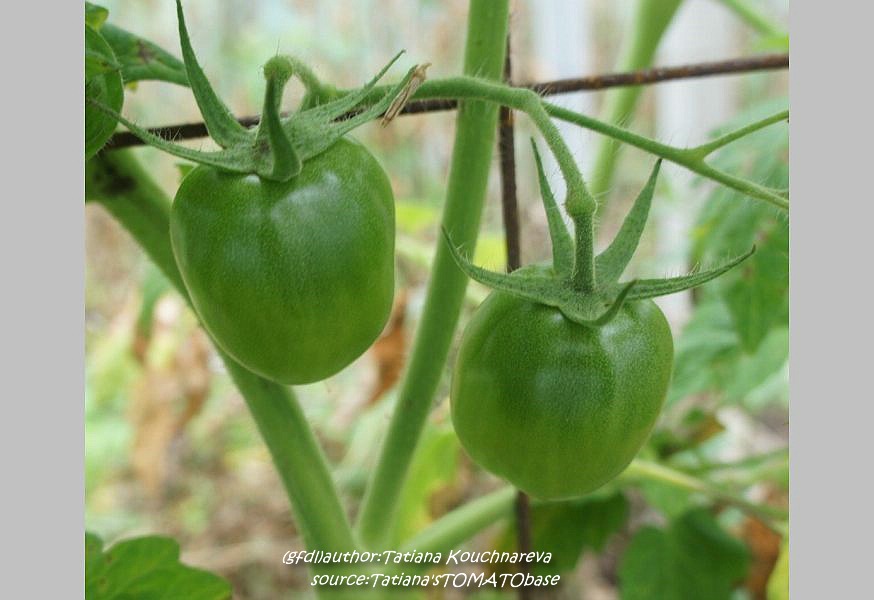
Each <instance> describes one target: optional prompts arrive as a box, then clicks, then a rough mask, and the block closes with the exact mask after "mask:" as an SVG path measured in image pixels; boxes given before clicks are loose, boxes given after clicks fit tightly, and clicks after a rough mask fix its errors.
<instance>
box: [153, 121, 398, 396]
mask: <svg viewBox="0 0 874 600" xmlns="http://www.w3.org/2000/svg"><path fill="white" fill-rule="evenodd" d="M170 238H171V240H172V243H173V252H174V254H175V256H176V261H177V263H178V265H179V270H180V272H181V273H182V278H183V280H184V281H185V286H186V287H187V288H188V292H189V294H190V295H191V301H192V303H193V304H194V308H195V309H196V310H197V313H198V315H199V316H200V318H201V320H202V321H203V325H204V327H206V328H207V330H209V332H210V333H211V334H212V335H213V337H214V338H215V340H216V342H217V343H218V344H219V345H220V346H221V347H222V348H223V349H224V350H225V351H227V352H228V354H230V355H231V356H233V357H234V358H236V359H237V360H238V361H240V362H241V363H242V364H243V365H245V366H247V367H249V368H250V369H251V370H253V371H255V372H256V373H259V374H261V375H263V376H265V377H268V378H270V379H274V380H276V381H281V382H284V383H295V384H300V383H310V382H313V381H320V380H322V379H325V378H326V377H328V376H330V375H333V374H335V373H336V372H338V371H339V370H341V369H342V368H343V367H345V366H346V365H348V364H349V363H350V362H352V361H353V360H354V359H356V358H358V356H360V355H361V354H362V353H363V352H364V351H365V350H366V349H367V348H368V347H369V346H370V345H371V344H372V343H373V341H374V340H375V339H376V337H377V336H378V335H379V333H380V332H381V331H382V328H383V326H384V325H385V322H386V320H387V319H388V316H389V313H390V311H391V306H392V297H393V294H394V201H393V198H392V192H391V186H390V184H389V181H388V178H387V177H386V175H385V173H384V172H383V171H382V168H381V167H380V166H379V164H378V163H377V161H376V159H375V158H374V157H373V155H371V154H370V153H369V152H368V151H367V150H366V149H365V148H364V147H363V146H361V145H360V144H359V143H357V142H354V141H352V140H349V139H347V138H343V139H341V140H339V141H337V142H336V143H335V144H334V145H333V146H331V147H330V148H329V149H328V150H326V151H324V152H322V153H321V154H319V155H318V156H316V157H315V158H314V159H312V160H310V161H307V162H306V164H305V165H304V167H303V169H302V170H301V172H300V173H299V174H298V175H297V176H296V177H294V178H293V179H290V180H289V181H287V182H272V181H265V180H262V179H260V178H258V177H257V176H247V175H236V174H226V173H222V172H221V171H218V170H216V169H215V168H212V167H207V166H201V167H197V168H196V169H194V170H193V171H192V172H191V173H189V174H188V175H187V176H186V177H185V179H184V181H183V182H182V185H181V186H180V187H179V191H178V193H177V194H176V200H175V202H174V203H173V211H172V213H171V217H170Z"/></svg>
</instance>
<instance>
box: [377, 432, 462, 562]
mask: <svg viewBox="0 0 874 600" xmlns="http://www.w3.org/2000/svg"><path fill="white" fill-rule="evenodd" d="M459 450H460V446H459V444H458V438H457V437H456V436H455V431H454V430H453V429H452V427H451V426H449V425H448V424H447V425H444V426H431V427H428V428H427V429H426V430H425V432H424V433H423V435H422V439H421V440H420V442H419V445H418V447H417V448H416V453H415V455H414V456H413V462H412V464H411V465H410V470H409V474H408V476H407V480H406V483H405V484H404V489H403V492H402V493H401V499H400V503H399V504H398V513H397V518H396V521H395V529H394V535H393V538H394V542H395V545H399V544H400V543H401V542H403V541H405V540H407V539H409V538H410V537H411V536H412V535H413V534H415V533H416V532H418V531H421V530H422V529H424V528H425V527H426V526H427V525H429V524H430V523H431V521H433V515H432V514H431V511H430V506H431V498H432V497H433V495H434V493H435V492H437V491H439V490H440V489H441V488H443V487H444V486H446V485H448V484H450V483H451V482H452V481H453V480H454V479H455V475H456V473H457V471H458V454H459Z"/></svg>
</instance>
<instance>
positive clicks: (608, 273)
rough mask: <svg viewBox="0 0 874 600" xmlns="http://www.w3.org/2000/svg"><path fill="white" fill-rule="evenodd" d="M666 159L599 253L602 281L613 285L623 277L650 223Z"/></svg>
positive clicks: (597, 260)
mask: <svg viewBox="0 0 874 600" xmlns="http://www.w3.org/2000/svg"><path fill="white" fill-rule="evenodd" d="M661 164H662V161H661V159H659V160H658V161H656V164H655V166H654V167H653V169H652V173H651V174H650V176H649V180H648V181H647V182H646V185H645V186H644V187H643V189H642V190H641V191H640V194H638V195H637V199H636V200H635V201H634V205H633V206H632V207H631V210H630V211H629V212H628V215H627V216H626V217H625V220H624V221H623V222H622V227H621V228H620V229H619V233H618V234H616V237H615V238H614V239H613V241H612V242H611V243H610V245H609V246H608V247H607V249H606V250H604V251H603V252H602V253H601V254H599V255H598V256H597V257H595V273H596V277H597V281H598V283H599V284H600V285H609V284H613V283H616V282H617V281H619V278H620V277H621V276H622V273H623V272H624V271H625V268H626V267H627V266H628V263H629V262H630V261H631V257H632V256H634V252H635V250H637V245H638V244H639V243H640V236H641V235H642V234H643V229H644V227H646V220H647V218H648V217H649V208H650V206H651V205H652V196H653V192H655V186H656V180H657V179H658V175H659V168H660V167H661Z"/></svg>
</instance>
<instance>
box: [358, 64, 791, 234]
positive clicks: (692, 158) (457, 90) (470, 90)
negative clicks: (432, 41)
mask: <svg viewBox="0 0 874 600" xmlns="http://www.w3.org/2000/svg"><path fill="white" fill-rule="evenodd" d="M501 87H506V86H502V85H501V84H495V83H491V82H483V81H479V80H476V79H471V78H449V79H431V80H428V81H426V82H425V83H423V84H422V85H421V86H420V87H419V89H418V90H416V93H415V94H413V97H412V98H411V100H431V99H438V98H442V99H457V98H482V99H486V100H489V101H491V102H497V103H501V104H503V103H507V106H510V107H511V108H516V106H515V105H511V104H509V103H508V96H506V95H503V94H502V93H501V92H499V91H498V89H497V88H501ZM374 89H375V92H374V93H380V92H382V93H384V91H385V90H384V89H383V88H382V87H378V88H374ZM511 89H519V88H511ZM542 104H543V108H544V110H546V113H547V114H548V115H549V116H551V117H554V118H556V119H559V120H560V121H566V122H568V123H573V124H575V125H578V126H580V127H583V128H584V129H589V130H591V131H595V132H597V133H600V134H601V135H604V136H607V137H609V138H612V139H614V140H617V141H619V142H623V143H626V144H628V145H630V146H634V147H635V148H639V149H641V150H644V151H645V152H649V153H650V154H653V155H655V156H658V157H661V158H663V159H665V160H668V161H670V162H672V163H674V164H677V165H680V166H681V167H684V168H686V169H688V170H690V171H692V172H693V173H697V174H698V175H701V176H702V177H704V178H706V179H710V180H712V181H715V182H717V183H720V184H722V185H724V186H726V187H728V188H731V189H733V190H736V191H738V192H742V193H744V194H746V195H748V196H749V197H751V198H755V199H757V200H763V201H765V202H768V203H769V204H773V205H774V206H776V207H777V208H780V209H781V210H789V202H788V200H787V197H786V196H787V193H786V190H775V189H772V188H767V187H765V186H762V185H759V184H757V183H754V182H752V181H747V180H745V179H742V178H740V177H735V176H734V175H731V174H729V173H725V172H724V171H720V170H719V169H716V168H714V167H711V166H710V165H708V164H707V163H706V162H705V161H704V160H703V159H701V157H699V156H696V155H695V154H694V148H692V149H689V148H677V147H675V146H669V145H668V144H663V143H661V142H659V141H656V140H653V139H651V138H648V137H646V136H643V135H640V134H638V133H634V132H633V131H629V130H628V129H624V128H622V127H619V126H617V125H613V124H611V123H607V122H605V121H601V120H598V119H595V118H593V117H589V116H587V115H584V114H581V113H578V112H574V111H572V110H568V109H566V108H563V107H561V106H557V105H555V104H551V103H549V102H542ZM519 110H523V111H525V109H524V108H520V109H519ZM526 112H527V111H526ZM532 118H533V117H532ZM535 122H536V121H535ZM541 132H542V133H544V137H546V139H547V142H548V141H549V138H548V137H547V136H546V135H545V132H543V130H542V129H541ZM550 148H551V149H552V151H553V153H555V154H556V157H559V156H560V154H558V153H557V152H558V150H557V149H556V147H555V146H553V145H552V144H550ZM559 166H561V163H559ZM562 174H563V175H565V177H567V176H566V174H565V173H564V172H562ZM453 239H454V238H453Z"/></svg>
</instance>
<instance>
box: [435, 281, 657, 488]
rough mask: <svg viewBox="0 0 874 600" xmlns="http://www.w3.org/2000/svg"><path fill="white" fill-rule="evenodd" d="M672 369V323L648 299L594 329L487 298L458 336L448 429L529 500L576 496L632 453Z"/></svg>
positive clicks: (615, 471)
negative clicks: (459, 344) (453, 428)
mask: <svg viewBox="0 0 874 600" xmlns="http://www.w3.org/2000/svg"><path fill="white" fill-rule="evenodd" d="M672 363H673V340H672V337H671V332H670V328H669V327H668V323H667V321H666V319H665V317H664V315H663V314H662V312H661V310H659V308H658V307H657V306H656V305H655V303H653V302H652V301H651V300H644V301H638V302H629V303H626V304H625V305H624V306H623V307H622V309H621V310H620V311H619V313H618V314H617V315H616V317H615V318H614V319H613V320H612V321H611V322H610V323H608V324H607V325H604V326H603V327H599V328H592V327H586V326H583V325H580V324H578V323H574V322H573V321H571V320H570V319H567V318H566V317H565V316H564V315H562V313H561V312H560V311H559V310H558V309H556V308H553V307H549V306H545V305H542V304H537V303H535V302H530V301H527V300H524V299H520V298H518V297H514V296H512V295H509V294H506V293H501V292H493V293H492V294H491V295H490V296H489V297H488V298H487V299H486V301H485V302H483V304H482V305H480V307H479V308H478V309H477V311H476V313H475V314H474V316H473V318H472V319H471V321H470V323H469V324H468V326H467V328H466V329H465V332H464V335H463V337H462V341H461V346H460V349H459V352H458V357H457V360H456V362H455V368H454V371H453V378H452V388H451V393H450V403H451V411H452V422H453V425H454V426H455V430H456V432H457V434H458V437H459V440H460V441H461V443H462V446H463V447H464V448H465V450H466V451H467V453H468V454H469V455H470V456H471V458H473V459H474V461H475V462H477V463H478V464H480V465H481V466H482V467H484V468H485V469H487V470H489V471H491V472H492V473H495V474H496V475H499V476H501V477H503V478H504V479H506V480H507V481H509V482H510V483H512V484H513V485H514V486H516V487H518V488H519V489H521V490H523V491H525V492H527V493H528V494H530V495H531V496H533V497H536V498H541V499H548V500H558V499H565V498H574V497H579V496H583V495H585V494H587V493H589V492H591V491H594V490H596V489H597V488H599V487H601V486H602V485H604V484H605V483H607V482H609V481H610V480H611V479H613V478H614V477H616V476H617V475H619V474H620V473H621V472H622V471H623V470H624V469H625V467H626V466H628V464H629V463H630V462H631V460H632V459H633V458H634V456H635V454H637V452H638V450H640V448H641V446H642V445H643V443H644V442H645V441H646V439H647V437H648V436H649V433H650V431H651V430H652V427H653V425H654V424H655V422H656V419H657V418H658V415H659V412H660V411H661V408H662V404H663V402H664V399H665V395H666V393H667V389H668V384H669V381H670V376H671V368H672Z"/></svg>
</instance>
